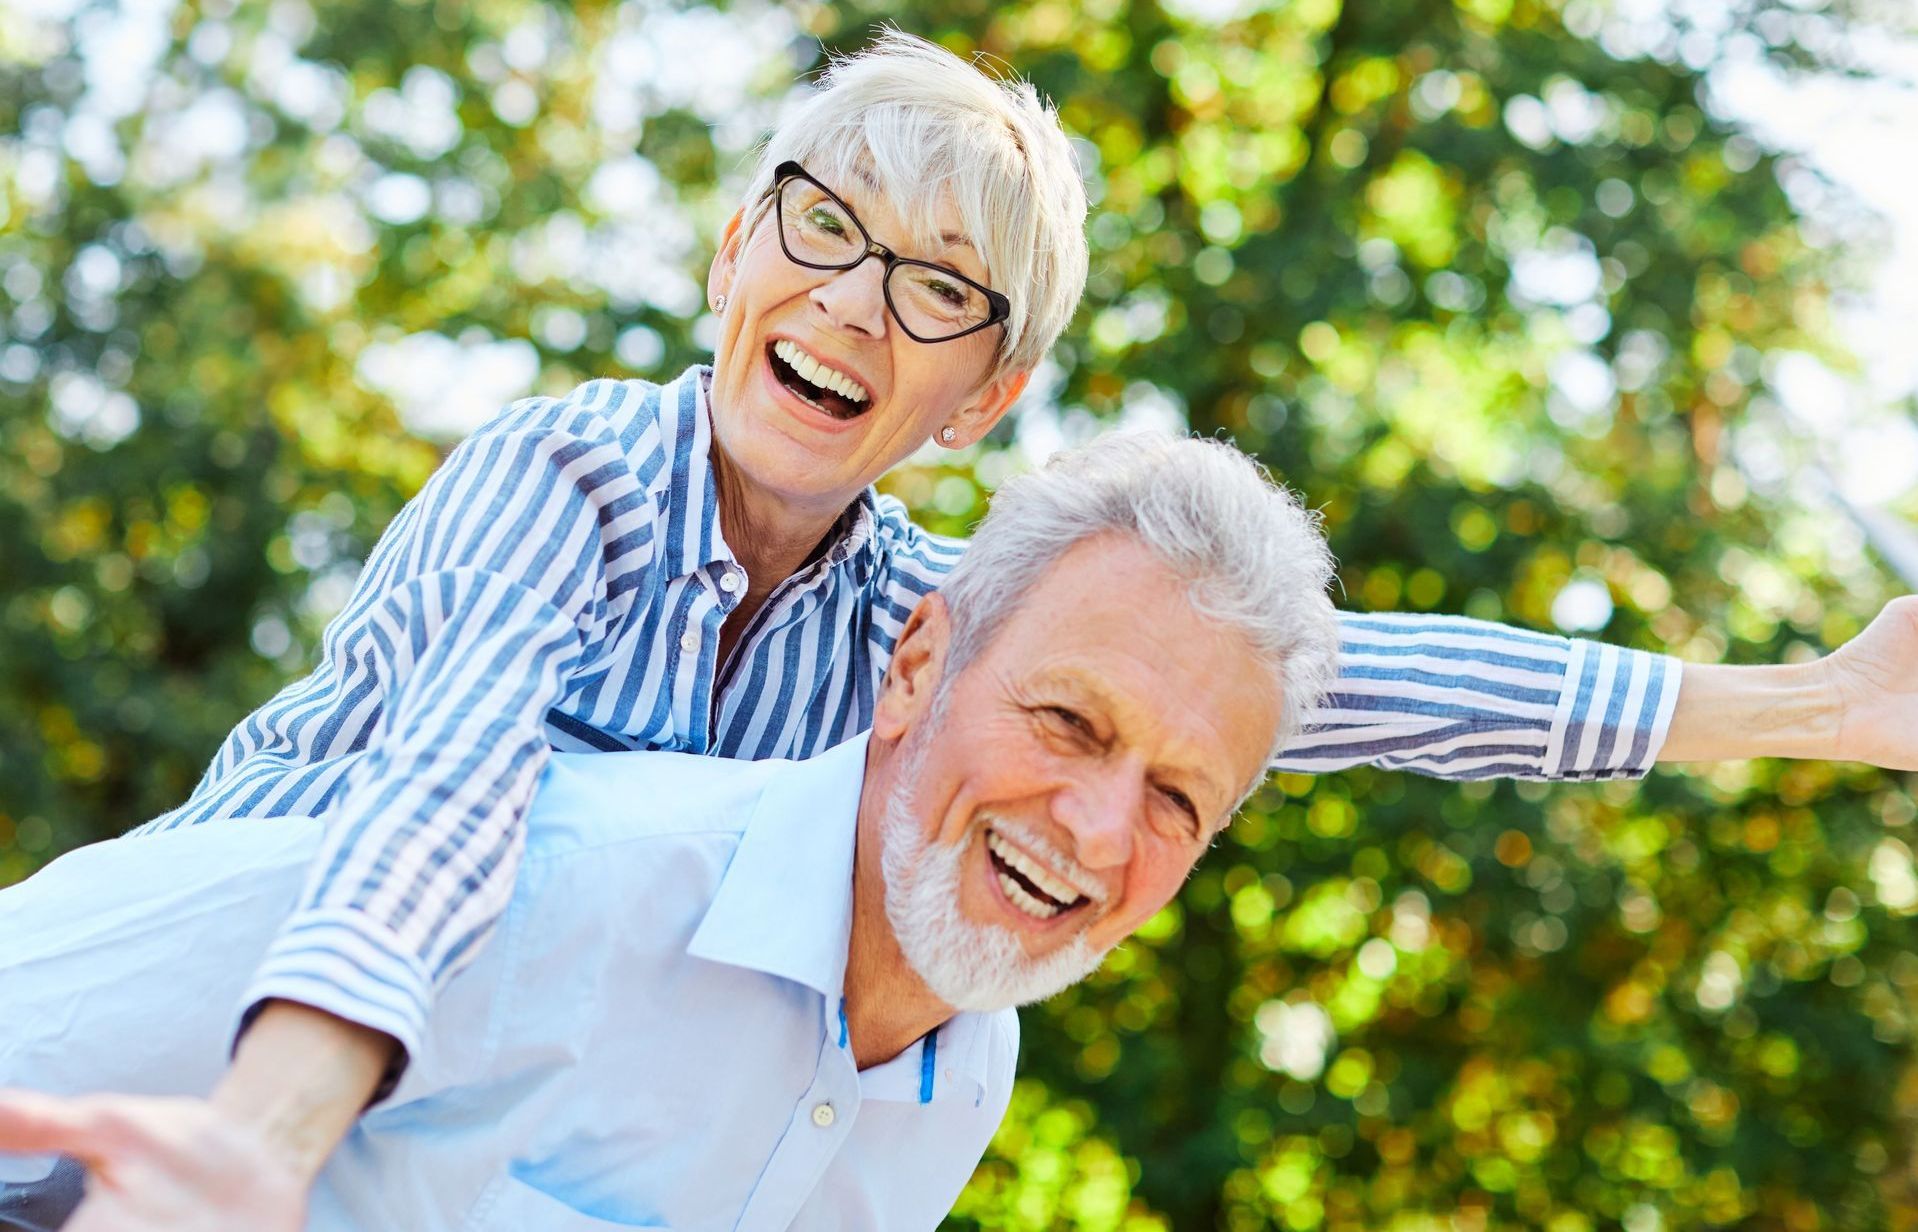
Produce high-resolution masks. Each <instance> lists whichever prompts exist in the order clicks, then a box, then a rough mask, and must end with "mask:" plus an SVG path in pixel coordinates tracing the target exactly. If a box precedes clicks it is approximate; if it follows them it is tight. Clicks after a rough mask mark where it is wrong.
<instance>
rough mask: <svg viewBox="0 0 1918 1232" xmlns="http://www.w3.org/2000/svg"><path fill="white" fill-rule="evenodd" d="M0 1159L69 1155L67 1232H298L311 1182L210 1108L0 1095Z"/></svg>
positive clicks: (182, 1102) (181, 1102) (131, 1099)
mask: <svg viewBox="0 0 1918 1232" xmlns="http://www.w3.org/2000/svg"><path fill="white" fill-rule="evenodd" d="M0 1151H16V1152H27V1153H33V1154H41V1153H58V1154H63V1155H71V1156H73V1157H74V1158H76V1159H78V1160H79V1161H80V1162H81V1163H83V1164H85V1165H86V1167H87V1172H88V1177H87V1186H86V1199H85V1201H83V1202H82V1203H81V1204H80V1207H79V1209H78V1210H77V1211H76V1212H75V1213H74V1215H73V1218H72V1219H71V1220H70V1221H68V1223H67V1224H66V1226H65V1232H299V1230H300V1229H301V1228H303V1227H304V1226H305V1223H306V1194H307V1188H308V1185H309V1184H310V1181H311V1178H310V1177H309V1176H306V1175H303V1174H302V1173H301V1172H300V1171H299V1170H298V1169H296V1168H295V1167H294V1166H293V1164H292V1163H291V1161H289V1160H288V1159H287V1158H286V1156H285V1155H284V1154H283V1153H281V1152H278V1151H276V1150H274V1149H273V1148H272V1147H271V1146H270V1145H269V1143H268V1142H267V1140H266V1137H265V1136H264V1135H263V1134H261V1133H260V1132H259V1131H258V1130H256V1129H254V1128H252V1127H249V1126H247V1125H246V1124H244V1123H243V1122H240V1121H238V1120H237V1119H235V1118H233V1117H232V1116H230V1115H228V1114H227V1113H225V1112H223V1111H221V1110H220V1109H218V1108H216V1107H215V1106H214V1105H213V1104H211V1103H209V1102H208V1101H206V1100H199V1099H154V1098H146V1097H140V1096H130V1095H87V1096H81V1097H78V1098H59V1097H56V1096H51V1095H39V1094H34V1093H32V1092H27V1091H5V1092H0Z"/></svg>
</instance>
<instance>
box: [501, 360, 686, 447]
mask: <svg viewBox="0 0 1918 1232" xmlns="http://www.w3.org/2000/svg"><path fill="white" fill-rule="evenodd" d="M700 373H701V370H700V369H699V368H698V367H694V368H690V369H688V370H687V371H686V372H684V373H682V374H681V375H680V376H678V377H675V378H674V379H673V380H671V381H668V382H666V383H665V384H659V383H656V382H653V381H647V380H641V379H638V378H627V379H618V378H612V377H603V378H599V379H596V380H591V381H586V382H583V383H581V384H579V385H575V386H574V387H573V388H572V389H571V390H568V391H567V392H566V393H564V394H562V395H559V396H557V397H555V396H535V397H530V398H521V399H520V400H519V401H517V402H514V403H512V404H510V405H509V406H507V407H506V408H505V409H504V410H502V411H500V412H499V413H498V414H497V415H495V416H494V417H493V418H492V419H490V420H488V421H487V422H486V423H484V424H482V425H481V426H480V427H479V429H478V430H477V431H475V432H474V433H473V435H472V437H470V438H468V440H469V441H478V440H483V439H487V438H496V437H501V436H529V435H530V436H560V437H567V438H571V439H575V440H579V441H585V442H591V443H594V444H604V443H608V442H611V441H617V442H618V443H619V444H620V446H621V448H622V450H623V452H625V453H626V454H628V455H629V456H642V455H644V454H646V453H649V452H655V451H663V450H665V449H666V448H668V447H669V443H670V441H671V440H672V439H673V437H674V436H675V435H676V434H677V431H676V427H675V425H676V423H677V421H678V420H679V419H680V418H682V417H683V416H685V415H686V414H688V413H689V412H688V410H687V408H686V407H685V406H682V405H681V404H682V403H686V404H692V403H696V401H697V398H696V394H695V392H694V388H693V387H694V385H695V384H696V383H697V381H698V380H699V379H700Z"/></svg>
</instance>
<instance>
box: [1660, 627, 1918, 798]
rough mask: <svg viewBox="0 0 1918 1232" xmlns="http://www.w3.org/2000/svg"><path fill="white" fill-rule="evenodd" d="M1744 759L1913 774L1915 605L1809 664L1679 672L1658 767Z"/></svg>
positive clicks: (1917, 650)
mask: <svg viewBox="0 0 1918 1232" xmlns="http://www.w3.org/2000/svg"><path fill="white" fill-rule="evenodd" d="M1745 757H1797V758H1819V759H1823V760H1828V761H1862V762H1869V763H1871V764H1872V765H1875V766H1884V767H1887V768H1889V769H1894V770H1918V596H1906V597H1905V598H1902V599H1894V600H1892V601H1891V602H1890V603H1888V604H1886V605H1885V609H1884V610H1883V611H1882V612H1880V613H1878V617H1877V619H1875V620H1873V621H1872V622H1871V624H1870V625H1869V626H1868V627H1867V628H1866V629H1865V631H1864V632H1863V633H1860V634H1859V635H1858V636H1857V637H1854V638H1853V639H1851V641H1849V642H1846V643H1845V644H1844V645H1843V646H1841V647H1840V648H1839V649H1837V650H1836V651H1834V652H1832V653H1831V654H1829V655H1827V656H1825V657H1824V658H1822V659H1819V660H1816V661H1815V662H1811V663H1799V664H1788V665H1779V666H1772V667H1727V666H1709V665H1705V666H1701V665H1694V666H1689V667H1687V668H1686V669H1685V685H1684V688H1682V689H1681V690H1679V694H1678V707H1677V710H1676V711H1675V712H1674V713H1673V715H1672V726H1671V732H1670V734H1669V735H1668V736H1667V737H1666V739H1665V745H1664V748H1663V749H1661V750H1660V751H1659V754H1658V760H1660V761H1724V760H1729V759H1735V758H1745Z"/></svg>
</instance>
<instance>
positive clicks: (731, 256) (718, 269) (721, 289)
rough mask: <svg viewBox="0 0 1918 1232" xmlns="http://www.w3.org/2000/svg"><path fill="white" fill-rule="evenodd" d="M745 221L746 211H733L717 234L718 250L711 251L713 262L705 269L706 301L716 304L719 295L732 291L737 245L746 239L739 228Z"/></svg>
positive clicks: (736, 262) (735, 269)
mask: <svg viewBox="0 0 1918 1232" xmlns="http://www.w3.org/2000/svg"><path fill="white" fill-rule="evenodd" d="M745 221H746V211H745V210H743V209H738V210H734V211H733V216H732V220H731V221H730V222H728V223H727V224H726V229H725V230H724V231H722V232H720V235H719V250H718V251H717V252H715V253H713V263H712V265H711V266H710V267H709V268H708V269H707V271H706V302H707V303H708V304H716V303H718V302H719V300H720V299H721V297H723V296H728V295H731V294H732V293H733V274H734V273H735V272H737V271H738V269H739V246H740V245H741V244H743V243H744V242H745V240H746V235H745V232H744V231H743V230H742V229H741V228H742V226H743V224H744V223H745Z"/></svg>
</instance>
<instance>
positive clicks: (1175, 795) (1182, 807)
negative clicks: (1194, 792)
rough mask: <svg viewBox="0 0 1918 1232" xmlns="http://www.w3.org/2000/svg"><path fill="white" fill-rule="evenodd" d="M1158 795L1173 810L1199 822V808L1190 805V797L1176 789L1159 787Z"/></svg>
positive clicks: (1192, 804)
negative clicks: (1162, 797) (1164, 799)
mask: <svg viewBox="0 0 1918 1232" xmlns="http://www.w3.org/2000/svg"><path fill="white" fill-rule="evenodd" d="M1159 794H1160V795H1162V796H1164V797H1165V798H1166V800H1167V802H1168V803H1170V804H1171V805H1172V807H1173V808H1175V809H1178V810H1179V811H1180V812H1182V813H1184V814H1185V815H1186V816H1187V817H1190V818H1191V819H1192V820H1193V821H1197V820H1199V806H1198V805H1196V804H1194V803H1192V797H1191V796H1188V795H1186V794H1185V793H1184V792H1182V791H1180V790H1179V789H1178V788H1176V787H1161V788H1160V789H1159Z"/></svg>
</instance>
